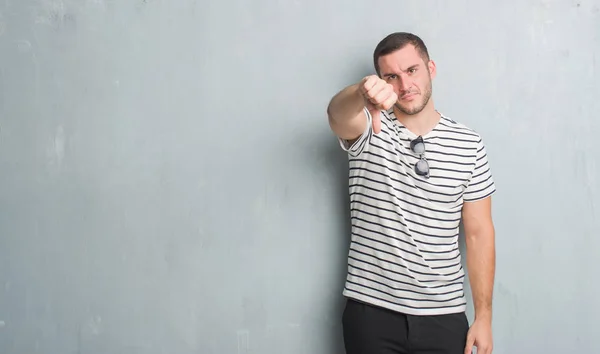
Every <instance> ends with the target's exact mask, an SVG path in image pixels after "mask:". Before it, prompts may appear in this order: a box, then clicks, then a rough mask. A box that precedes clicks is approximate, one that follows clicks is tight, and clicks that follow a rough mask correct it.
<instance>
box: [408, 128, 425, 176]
mask: <svg viewBox="0 0 600 354" xmlns="http://www.w3.org/2000/svg"><path fill="white" fill-rule="evenodd" d="M410 149H411V150H412V152H414V153H415V154H416V155H417V156H419V161H417V163H415V173H416V174H417V175H419V176H423V177H425V178H429V162H427V159H425V141H423V137H421V136H419V137H418V138H416V139H415V140H412V141H411V142H410Z"/></svg>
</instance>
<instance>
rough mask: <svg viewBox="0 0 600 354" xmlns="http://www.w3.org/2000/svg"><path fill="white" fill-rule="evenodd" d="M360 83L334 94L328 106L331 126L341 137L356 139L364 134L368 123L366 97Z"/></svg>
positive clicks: (350, 139)
mask: <svg viewBox="0 0 600 354" xmlns="http://www.w3.org/2000/svg"><path fill="white" fill-rule="evenodd" d="M359 85H360V84H354V85H351V86H348V87H346V88H345V89H343V90H342V91H340V92H339V93H338V94H336V95H335V96H333V98H332V99H331V102H330V103H329V106H328V107H327V116H328V117H329V126H330V127H331V130H333V132H334V133H335V135H337V136H338V137H339V138H341V139H344V140H347V141H354V140H356V139H357V138H358V137H360V136H361V135H362V133H363V132H364V131H365V129H366V125H367V115H366V114H365V99H364V96H363V95H362V93H361V92H360V89H359Z"/></svg>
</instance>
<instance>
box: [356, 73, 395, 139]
mask: <svg viewBox="0 0 600 354" xmlns="http://www.w3.org/2000/svg"><path fill="white" fill-rule="evenodd" d="M358 89H359V91H360V93H361V94H362V95H363V97H364V99H365V104H366V106H367V108H368V109H369V112H370V113H371V117H372V118H373V131H374V132H375V133H376V134H377V133H379V132H380V131H381V119H380V116H379V111H380V110H385V111H387V110H388V109H390V108H391V107H393V106H394V103H396V101H398V95H397V94H396V93H395V92H394V87H393V86H392V85H390V84H388V83H387V82H385V81H384V80H382V79H381V78H379V76H377V75H371V76H367V77H365V78H364V79H362V81H361V82H360V84H359V85H358Z"/></svg>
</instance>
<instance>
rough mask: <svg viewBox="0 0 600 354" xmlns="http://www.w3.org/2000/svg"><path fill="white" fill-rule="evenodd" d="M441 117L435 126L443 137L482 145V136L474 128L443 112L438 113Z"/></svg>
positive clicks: (478, 145)
mask: <svg viewBox="0 0 600 354" xmlns="http://www.w3.org/2000/svg"><path fill="white" fill-rule="evenodd" d="M440 115H441V119H440V123H439V125H438V127H437V129H436V130H437V131H438V134H440V135H441V136H443V137H444V138H447V139H450V140H455V141H457V142H458V141H460V142H462V143H463V144H467V145H471V146H473V147H478V148H479V147H481V146H482V145H483V138H482V136H481V134H479V132H477V131H476V130H475V129H473V128H471V127H469V126H467V125H466V124H464V123H461V122H459V121H457V120H455V119H453V118H451V117H449V116H447V115H444V114H443V113H440Z"/></svg>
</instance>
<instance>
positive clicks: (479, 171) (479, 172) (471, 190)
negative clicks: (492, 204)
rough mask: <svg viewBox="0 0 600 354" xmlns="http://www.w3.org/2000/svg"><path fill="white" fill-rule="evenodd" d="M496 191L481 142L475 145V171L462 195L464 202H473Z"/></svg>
mask: <svg viewBox="0 0 600 354" xmlns="http://www.w3.org/2000/svg"><path fill="white" fill-rule="evenodd" d="M495 191H496V185H495V183H494V178H493V177H492V171H491V169H490V164H489V161H488V157H487V152H486V148H485V145H484V143H483V141H482V140H481V139H480V140H479V142H478V143H477V154H476V160H475V169H474V170H473V174H472V175H471V178H470V180H469V183H468V184H467V188H466V190H465V193H464V195H463V200H464V201H465V202H474V201H477V200H480V199H484V198H486V197H488V196H490V195H492V194H493V193H494V192H495Z"/></svg>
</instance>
